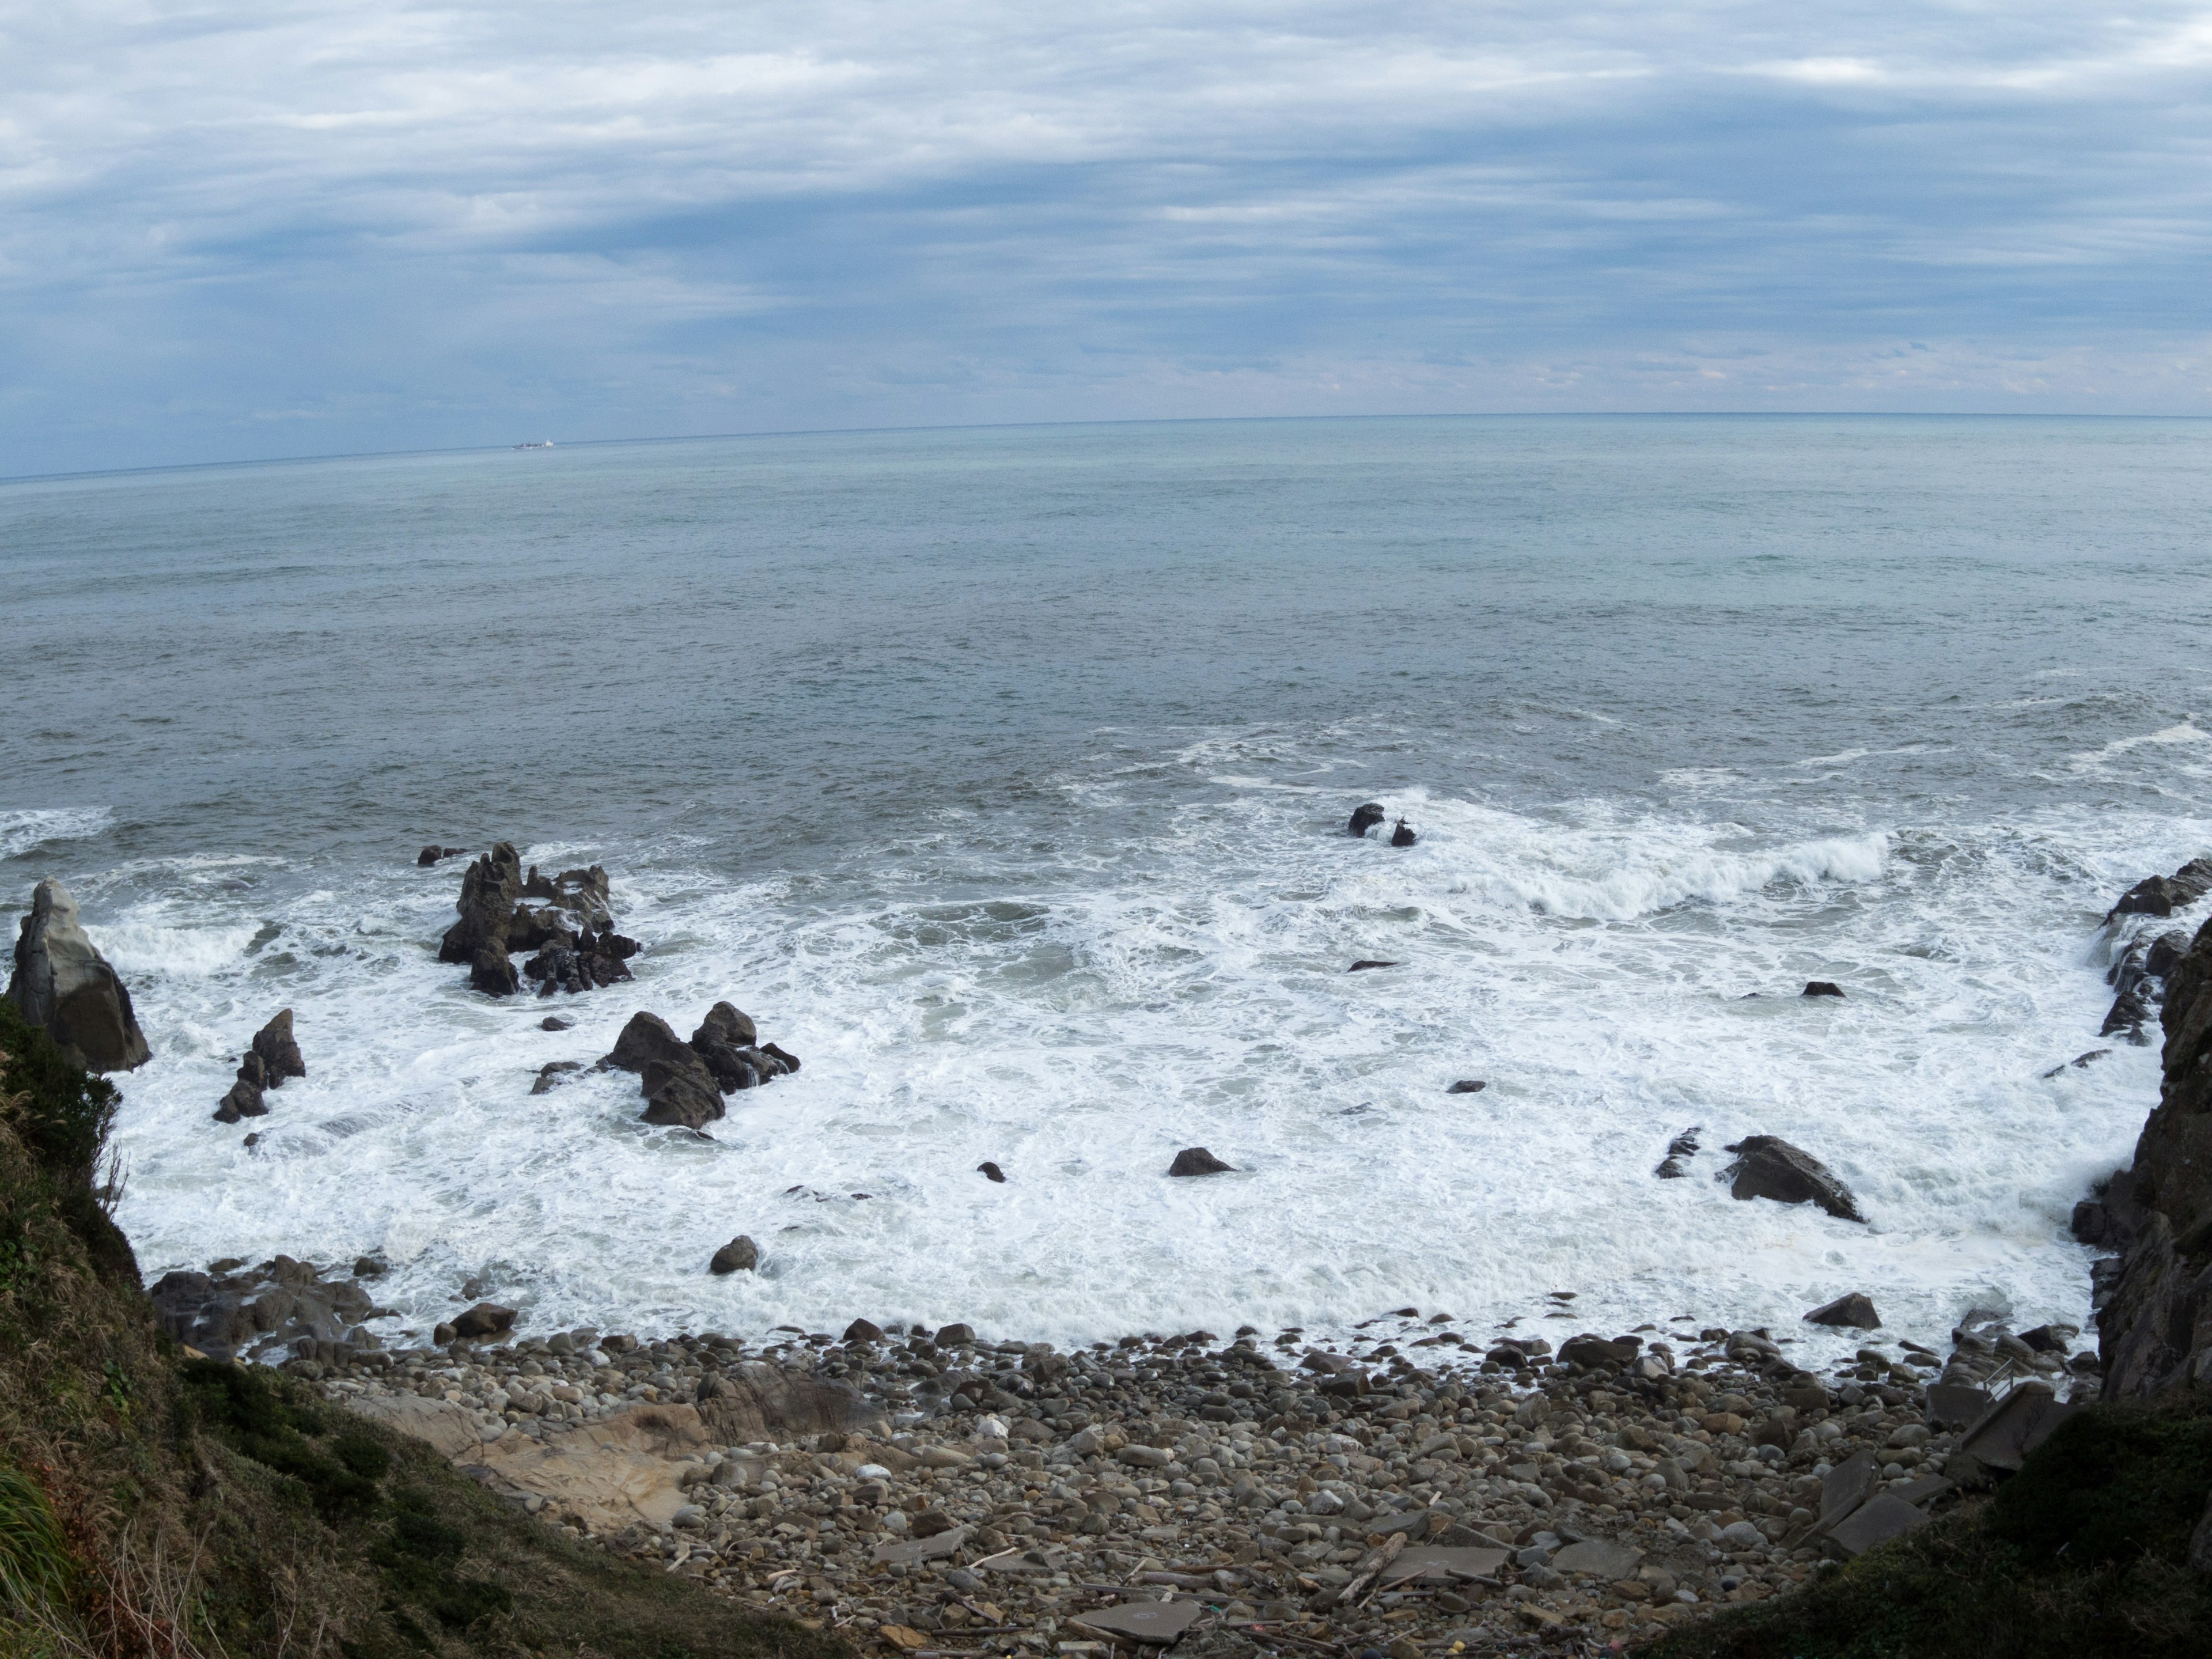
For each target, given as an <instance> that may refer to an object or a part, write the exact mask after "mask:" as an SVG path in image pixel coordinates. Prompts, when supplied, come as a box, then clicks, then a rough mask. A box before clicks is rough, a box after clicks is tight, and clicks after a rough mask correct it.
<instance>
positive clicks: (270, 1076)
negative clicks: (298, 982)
mask: <svg viewBox="0 0 2212 1659" xmlns="http://www.w3.org/2000/svg"><path fill="white" fill-rule="evenodd" d="M305 1076H307V1061H306V1060H304V1059H302V1058H301V1054H300V1045H299V1043H298V1042H295V1041H294V1040H293V1036H292V1011H291V1010H290V1009H289V1008H283V1009H280V1010H278V1011H277V1012H276V1015H275V1017H274V1018H271V1019H270V1022H269V1023H268V1024H266V1025H264V1026H263V1027H262V1028H261V1029H260V1030H258V1031H256V1032H255V1033H254V1034H253V1045H252V1047H251V1048H248V1049H247V1050H246V1054H245V1057H244V1058H243V1059H242V1060H240V1062H239V1066H238V1078H237V1080H236V1081H235V1082H234V1083H233V1084H232V1085H230V1091H229V1092H228V1094H226V1095H224V1096H223V1097H222V1101H221V1103H218V1104H217V1105H216V1109H215V1121H216V1122H218V1123H235V1122H237V1121H239V1120H240V1118H246V1117H266V1116H268V1115H269V1105H268V1103H267V1102H266V1101H265V1100H264V1099H263V1098H262V1095H263V1092H264V1091H266V1090H270V1089H277V1088H282V1087H283V1084H284V1079H287V1078H294V1077H305Z"/></svg>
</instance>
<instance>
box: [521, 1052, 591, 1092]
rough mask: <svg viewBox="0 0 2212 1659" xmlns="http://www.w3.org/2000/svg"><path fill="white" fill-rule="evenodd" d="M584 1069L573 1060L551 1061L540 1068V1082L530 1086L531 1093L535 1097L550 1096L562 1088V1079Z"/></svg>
mask: <svg viewBox="0 0 2212 1659" xmlns="http://www.w3.org/2000/svg"><path fill="white" fill-rule="evenodd" d="M583 1069H584V1068H583V1066H581V1065H580V1064H579V1063H578V1062H577V1061H575V1060H547V1061H546V1062H545V1064H544V1065H543V1066H539V1067H538V1081H537V1082H535V1083H533V1084H532V1085H530V1092H531V1093H532V1094H533V1095H548V1094H550V1093H552V1092H553V1091H554V1090H555V1089H556V1088H558V1087H559V1086H560V1084H561V1079H562V1078H563V1077H565V1076H566V1075H567V1074H568V1073H570V1072H580V1071H582V1070H583Z"/></svg>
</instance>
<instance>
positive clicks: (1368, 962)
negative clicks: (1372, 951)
mask: <svg viewBox="0 0 2212 1659" xmlns="http://www.w3.org/2000/svg"><path fill="white" fill-rule="evenodd" d="M1405 965H1406V964H1405V963H1402V962H1380V961H1376V960H1374V959H1373V958H1370V957H1363V958H1362V959H1361V960H1359V961H1358V962H1355V963H1352V966H1351V967H1350V968H1348V969H1346V970H1345V971H1346V972H1347V973H1353V974H1364V973H1365V972H1366V971H1367V970H1368V969H1370V968H1403V967H1404V966H1405Z"/></svg>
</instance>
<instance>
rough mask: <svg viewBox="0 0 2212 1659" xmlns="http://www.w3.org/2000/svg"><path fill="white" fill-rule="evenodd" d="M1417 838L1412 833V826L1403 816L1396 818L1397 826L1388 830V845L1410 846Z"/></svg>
mask: <svg viewBox="0 0 2212 1659" xmlns="http://www.w3.org/2000/svg"><path fill="white" fill-rule="evenodd" d="M1419 839H1420V837H1419V836H1416V835H1415V834H1414V833H1413V825H1412V824H1410V823H1407V822H1406V820H1405V819H1403V818H1400V819H1399V820H1398V827H1397V828H1396V829H1393V830H1392V831H1391V832H1390V845H1391V846H1393V847H1411V846H1412V845H1413V843H1414V842H1416V841H1418V840H1419Z"/></svg>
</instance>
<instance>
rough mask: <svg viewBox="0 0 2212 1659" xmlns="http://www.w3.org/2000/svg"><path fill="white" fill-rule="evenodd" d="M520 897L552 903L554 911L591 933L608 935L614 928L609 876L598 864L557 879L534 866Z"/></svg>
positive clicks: (564, 874)
mask: <svg viewBox="0 0 2212 1659" xmlns="http://www.w3.org/2000/svg"><path fill="white" fill-rule="evenodd" d="M520 896H522V897H524V898H534V899H544V900H546V901H548V902H550V906H551V908H554V909H558V910H563V911H566V912H567V913H568V915H570V916H572V917H574V919H575V921H576V922H577V923H578V925H579V926H580V927H582V928H583V929H585V930H587V931H588V930H594V929H595V930H597V931H599V932H600V933H605V931H606V930H607V929H608V928H609V927H612V926H613V925H614V911H613V909H612V908H611V902H610V900H609V897H608V892H607V872H605V870H603V869H601V868H600V867H599V866H598V865H596V864H594V865H592V866H591V867H590V868H589V869H585V870H563V871H562V872H561V873H560V874H559V875H557V876H541V875H539V874H538V866H536V865H534V864H533V865H532V866H530V873H529V874H528V875H526V876H525V877H524V878H522V882H521V885H520Z"/></svg>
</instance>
